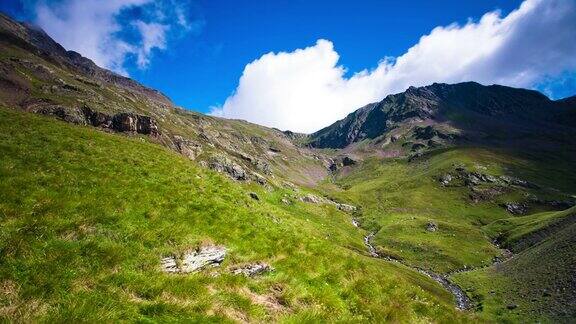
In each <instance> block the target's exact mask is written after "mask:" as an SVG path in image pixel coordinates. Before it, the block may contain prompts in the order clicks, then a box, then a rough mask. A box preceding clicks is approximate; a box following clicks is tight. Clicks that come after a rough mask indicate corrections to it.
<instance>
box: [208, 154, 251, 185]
mask: <svg viewBox="0 0 576 324" xmlns="http://www.w3.org/2000/svg"><path fill="white" fill-rule="evenodd" d="M208 166H209V167H210V169H212V170H215V171H217V172H221V173H226V174H228V175H229V176H230V177H231V178H232V179H234V180H240V181H245V180H248V175H247V173H246V171H244V169H243V168H242V167H241V166H240V165H238V164H237V163H235V162H233V161H232V160H231V159H229V158H228V157H226V156H223V155H217V156H213V157H212V161H211V162H210V163H209V164H208Z"/></svg>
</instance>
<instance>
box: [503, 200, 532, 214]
mask: <svg viewBox="0 0 576 324" xmlns="http://www.w3.org/2000/svg"><path fill="white" fill-rule="evenodd" d="M501 206H502V207H504V208H506V210H507V211H508V212H509V213H510V214H513V215H523V214H526V212H527V211H528V206H527V205H526V204H525V203H515V202H507V203H504V204H501Z"/></svg>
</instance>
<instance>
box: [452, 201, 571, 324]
mask: <svg viewBox="0 0 576 324" xmlns="http://www.w3.org/2000/svg"><path fill="white" fill-rule="evenodd" d="M575 213H576V210H575V209H574V208H572V209H570V210H567V211H563V212H556V213H541V214H536V215H532V216H529V217H526V219H520V220H517V219H514V220H510V221H508V220H506V221H500V222H497V223H496V224H492V225H490V226H489V227H490V229H492V230H493V229H494V228H498V229H499V230H502V229H503V228H508V229H509V230H510V232H505V233H508V234H509V235H508V236H507V239H506V241H505V244H509V245H512V246H514V245H515V243H517V242H519V241H522V240H523V239H526V238H530V237H531V236H533V235H535V234H538V236H540V239H539V240H538V241H537V243H535V244H533V245H532V246H530V247H528V248H526V249H525V250H521V251H519V253H518V255H516V256H514V257H513V258H512V259H510V260H508V261H506V262H503V263H501V264H498V265H497V266H496V267H493V268H489V269H482V270H477V271H473V272H469V273H461V274H457V275H455V276H454V280H455V281H456V282H458V283H459V284H460V285H461V286H463V287H465V288H466V289H467V290H468V291H469V294H470V295H472V296H473V297H474V300H475V301H476V308H477V309H478V310H482V313H481V314H482V316H483V317H484V318H500V319H501V320H508V321H514V322H518V321H525V319H528V318H529V319H530V321H531V322H538V321H544V322H565V323H569V322H572V321H573V320H574V316H575V314H576V304H575V303H574V300H575V297H576V293H575V287H576V278H575V277H574V269H576V249H574V245H575V244H576V222H575V221H574V215H575ZM512 223H519V224H516V225H515V226H511V224H512ZM504 224H506V226H503V225H504ZM555 224H561V226H555ZM545 230H547V233H546V234H543V232H544V231H545ZM510 308H511V309H510Z"/></svg>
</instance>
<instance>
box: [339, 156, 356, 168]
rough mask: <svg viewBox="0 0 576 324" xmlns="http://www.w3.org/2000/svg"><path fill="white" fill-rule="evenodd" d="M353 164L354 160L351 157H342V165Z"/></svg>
mask: <svg viewBox="0 0 576 324" xmlns="http://www.w3.org/2000/svg"><path fill="white" fill-rule="evenodd" d="M354 164H356V161H354V160H353V159H352V158H351V157H349V156H345V157H343V158H342V165H343V166H351V165H354Z"/></svg>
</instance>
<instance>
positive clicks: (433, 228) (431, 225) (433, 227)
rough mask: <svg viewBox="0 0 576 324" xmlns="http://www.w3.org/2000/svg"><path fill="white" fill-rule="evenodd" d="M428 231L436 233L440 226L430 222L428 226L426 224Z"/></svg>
mask: <svg viewBox="0 0 576 324" xmlns="http://www.w3.org/2000/svg"><path fill="white" fill-rule="evenodd" d="M426 230H427V231H428V232H436V231H437V230H438V225H436V223H434V222H432V221H430V222H428V224H426Z"/></svg>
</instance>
